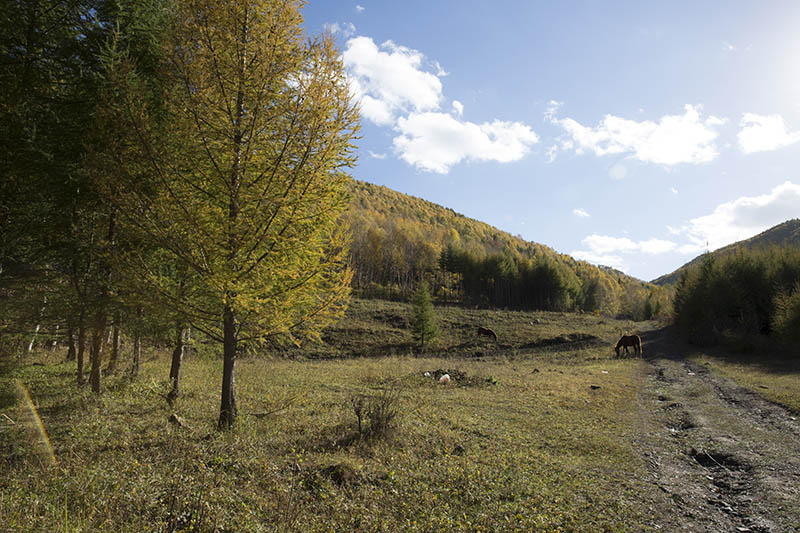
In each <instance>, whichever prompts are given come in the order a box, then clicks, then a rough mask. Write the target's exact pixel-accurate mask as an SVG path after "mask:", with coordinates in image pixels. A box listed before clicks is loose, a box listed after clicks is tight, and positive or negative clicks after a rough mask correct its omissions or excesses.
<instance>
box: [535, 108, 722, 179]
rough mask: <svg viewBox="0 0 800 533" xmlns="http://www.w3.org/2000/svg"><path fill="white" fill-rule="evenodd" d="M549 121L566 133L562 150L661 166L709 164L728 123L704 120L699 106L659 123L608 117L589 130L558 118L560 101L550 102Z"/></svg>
mask: <svg viewBox="0 0 800 533" xmlns="http://www.w3.org/2000/svg"><path fill="white" fill-rule="evenodd" d="M551 104H552V105H551V107H549V108H548V111H547V112H546V113H545V117H546V118H548V117H549V118H550V120H551V121H552V122H553V123H554V124H558V125H560V126H561V127H562V128H563V129H564V130H565V131H566V133H567V137H566V139H565V140H562V143H561V144H562V149H564V150H569V149H573V148H574V150H575V152H576V153H579V154H580V153H583V152H584V151H591V152H594V153H595V154H596V155H598V156H603V155H611V154H629V155H630V156H631V157H633V158H635V159H638V160H639V161H643V162H647V163H656V164H660V165H677V164H679V163H694V164H698V163H706V162H709V161H712V160H714V159H715V158H716V157H717V155H718V153H717V147H716V144H715V142H714V141H715V139H716V138H717V136H718V133H717V130H716V128H717V127H718V126H720V125H722V124H723V123H724V122H725V120H724V119H720V118H717V117H714V116H709V117H707V118H705V119H704V118H702V117H701V115H700V111H701V108H700V106H692V105H686V106H684V113H683V115H665V116H663V117H661V118H660V119H659V120H658V122H653V121H650V120H645V121H642V122H637V121H635V120H629V119H625V118H621V117H616V116H614V115H606V116H605V117H604V118H603V120H602V121H601V122H600V124H599V125H598V126H597V127H595V128H591V127H587V126H584V125H582V124H580V123H579V122H577V121H576V120H574V119H572V118H563V119H559V118H556V117H555V113H556V112H557V110H558V106H557V105H556V104H558V103H557V102H551Z"/></svg>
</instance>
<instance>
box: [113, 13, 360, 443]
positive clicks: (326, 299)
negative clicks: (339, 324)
mask: <svg viewBox="0 0 800 533" xmlns="http://www.w3.org/2000/svg"><path fill="white" fill-rule="evenodd" d="M301 5H302V2H300V1H297V0H176V1H175V2H174V13H173V19H172V24H171V26H170V31H169V32H168V34H169V37H168V39H167V42H166V45H165V49H164V54H163V55H164V60H163V64H162V65H160V66H159V70H158V71H159V74H158V76H159V81H160V83H159V85H158V87H157V88H154V87H153V84H149V85H148V84H146V83H142V82H141V81H139V79H138V78H137V75H136V65H135V64H132V63H131V62H130V60H128V59H127V58H126V56H125V54H124V52H120V53H118V54H117V55H116V56H114V57H113V58H112V60H111V63H112V64H111V66H110V68H109V71H110V75H109V78H110V79H111V80H112V83H111V86H112V90H111V91H110V97H109V106H108V107H109V110H108V112H107V122H108V123H109V124H111V123H113V125H114V127H113V129H114V131H115V133H114V135H115V139H114V142H111V141H110V142H109V145H111V146H113V149H111V150H109V153H107V154H106V157H107V159H108V160H109V164H111V165H113V170H112V171H110V172H109V174H110V175H111V177H110V178H109V180H108V183H109V185H108V186H107V187H106V190H105V195H106V197H107V198H109V199H110V200H111V201H113V202H114V204H115V205H116V206H117V207H118V209H119V212H120V214H121V219H122V221H123V223H124V224H125V225H126V226H127V228H128V229H129V231H130V232H131V233H133V234H136V235H138V236H139V237H138V238H140V239H142V240H146V241H147V242H148V244H149V245H150V246H151V247H152V246H155V247H157V248H158V249H159V250H161V251H163V252H166V253H168V254H169V256H170V257H171V258H172V260H174V261H176V262H178V263H179V264H180V265H183V267H185V268H186V269H188V271H189V275H190V278H191V285H190V287H189V288H188V290H187V291H186V294H185V295H184V296H183V297H182V298H180V299H176V298H174V297H170V295H171V294H174V291H172V290H170V283H174V281H170V280H169V279H167V278H168V272H166V273H165V270H164V269H163V268H159V266H158V265H156V264H153V262H152V259H148V257H150V258H151V257H152V254H150V255H149V256H146V255H145V254H142V255H141V256H140V257H139V258H138V259H137V258H136V254H135V253H133V254H131V256H130V258H129V262H130V263H131V264H132V265H133V268H134V269H138V270H139V276H138V277H139V278H140V280H141V283H142V284H143V286H144V287H148V288H149V290H150V291H151V297H153V298H159V297H161V298H162V300H163V302H164V304H165V305H168V306H171V307H173V308H175V309H178V310H179V311H180V312H181V313H182V314H183V316H185V317H186V318H187V319H188V320H189V321H190V322H191V323H192V324H193V325H194V326H195V327H196V328H197V329H199V330H201V331H203V332H205V333H206V334H207V335H209V336H210V337H212V338H214V339H217V340H219V341H220V342H221V343H222V345H223V357H224V365H223V379H222V394H221V405H220V414H219V427H220V428H223V429H224V428H228V427H230V426H231V425H232V424H234V422H235V420H236V417H237V406H236V396H235V377H234V376H235V361H236V356H237V352H238V351H239V350H240V348H241V345H242V344H243V343H253V342H257V341H259V340H263V339H265V338H268V337H270V336H275V335H278V334H281V335H285V336H289V335H290V336H294V338H296V337H297V336H298V335H299V334H304V335H310V336H314V335H315V334H318V332H319V330H320V328H321V327H323V326H324V325H325V324H326V323H328V322H329V321H330V320H331V319H332V318H334V317H336V316H338V315H339V314H340V313H341V311H342V310H343V306H344V305H345V303H346V298H347V295H348V291H349V278H350V273H349V271H348V270H347V268H346V267H345V265H344V260H345V256H346V252H347V243H346V240H345V232H344V231H343V230H342V228H341V224H340V223H339V220H340V218H341V217H340V215H341V213H342V212H343V210H344V209H345V208H346V206H347V204H348V201H349V199H348V192H347V182H348V180H349V176H348V175H347V171H348V169H349V168H351V167H352V166H353V165H354V164H355V155H354V145H353V141H354V139H355V135H356V132H357V130H358V109H357V107H356V106H355V105H354V104H353V102H352V101H351V97H350V92H349V89H348V86H347V83H346V80H345V76H344V70H343V66H342V64H341V61H340V59H339V57H340V55H339V53H338V51H337V50H336V48H335V46H334V43H333V39H332V37H331V36H329V35H323V36H321V37H317V38H313V39H307V37H306V36H305V35H304V33H303V31H302V29H301V23H302V17H301V13H300V8H301Z"/></svg>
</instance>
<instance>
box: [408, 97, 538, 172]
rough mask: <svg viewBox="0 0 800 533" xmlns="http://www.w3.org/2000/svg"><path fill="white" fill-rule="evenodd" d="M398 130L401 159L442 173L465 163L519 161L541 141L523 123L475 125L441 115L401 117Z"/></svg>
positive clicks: (433, 113)
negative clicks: (531, 147) (532, 146)
mask: <svg viewBox="0 0 800 533" xmlns="http://www.w3.org/2000/svg"><path fill="white" fill-rule="evenodd" d="M396 129H397V131H399V132H400V135H399V136H397V137H395V138H394V148H395V151H396V152H397V153H398V154H399V156H400V158H401V159H403V160H404V161H406V162H407V163H409V164H411V165H414V166H415V167H417V168H419V169H421V170H425V171H429V172H437V173H440V174H446V173H447V172H448V171H449V170H450V167H451V166H453V165H455V164H456V163H459V162H461V161H464V160H466V161H497V162H500V163H508V162H510V161H516V160H518V159H521V158H522V157H523V156H524V155H525V154H526V153H527V152H528V150H529V148H530V146H531V145H532V144H535V143H537V142H538V141H539V136H538V135H536V133H535V132H534V131H533V130H531V129H530V128H529V127H528V126H526V125H525V124H522V123H519V122H503V121H499V120H495V121H494V122H491V123H489V122H485V123H483V124H475V123H473V122H465V121H460V120H457V119H456V118H454V117H452V116H451V115H449V114H446V113H439V112H426V113H411V114H409V115H408V117H400V118H399V119H398V121H397V126H396Z"/></svg>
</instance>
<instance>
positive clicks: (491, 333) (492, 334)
mask: <svg viewBox="0 0 800 533" xmlns="http://www.w3.org/2000/svg"><path fill="white" fill-rule="evenodd" d="M482 336H486V337H492V338H493V339H494V342H497V333H495V332H494V331H492V330H491V329H489V328H484V327H483V326H478V337H482Z"/></svg>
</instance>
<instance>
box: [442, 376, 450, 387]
mask: <svg viewBox="0 0 800 533" xmlns="http://www.w3.org/2000/svg"><path fill="white" fill-rule="evenodd" d="M439 383H442V384H443V385H447V384H448V383H450V374H443V375H442V377H440V378H439Z"/></svg>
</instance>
